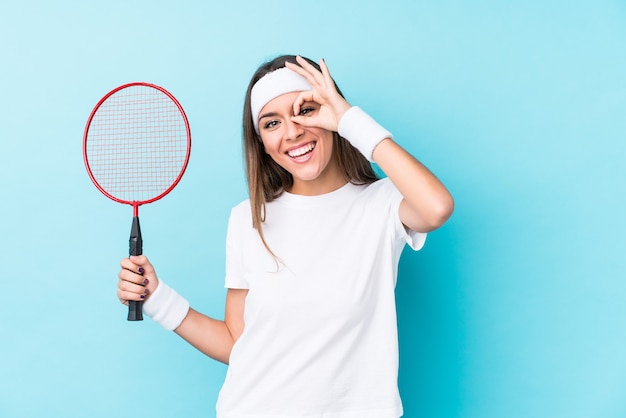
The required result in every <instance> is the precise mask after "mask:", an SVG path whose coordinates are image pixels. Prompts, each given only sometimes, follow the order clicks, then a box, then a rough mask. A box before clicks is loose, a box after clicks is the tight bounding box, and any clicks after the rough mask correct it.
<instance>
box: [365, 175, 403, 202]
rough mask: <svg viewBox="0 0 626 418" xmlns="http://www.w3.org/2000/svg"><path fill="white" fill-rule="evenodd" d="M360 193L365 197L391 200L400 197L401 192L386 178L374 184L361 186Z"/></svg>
mask: <svg viewBox="0 0 626 418" xmlns="http://www.w3.org/2000/svg"><path fill="white" fill-rule="evenodd" d="M359 188H360V191H361V193H362V194H363V195H365V196H371V197H372V198H374V197H376V198H378V197H380V198H383V199H384V198H390V199H393V198H394V197H398V196H399V195H400V192H399V191H398V189H396V186H394V185H393V183H392V182H391V180H389V178H387V177H384V178H382V179H380V180H376V181H375V182H373V183H370V184H367V185H364V186H359Z"/></svg>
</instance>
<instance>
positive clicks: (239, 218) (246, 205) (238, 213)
mask: <svg viewBox="0 0 626 418" xmlns="http://www.w3.org/2000/svg"><path fill="white" fill-rule="evenodd" d="M251 214H252V209H251V205H250V199H246V200H243V201H241V202H239V203H238V204H237V205H235V206H233V207H232V209H231V210H230V220H229V223H230V224H238V225H242V224H244V223H245V222H246V221H248V223H252V215H251Z"/></svg>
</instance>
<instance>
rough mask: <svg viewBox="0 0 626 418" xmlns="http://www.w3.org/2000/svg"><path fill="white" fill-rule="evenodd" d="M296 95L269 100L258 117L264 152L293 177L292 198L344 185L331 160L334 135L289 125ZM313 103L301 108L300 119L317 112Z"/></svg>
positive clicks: (321, 130)
mask: <svg viewBox="0 0 626 418" xmlns="http://www.w3.org/2000/svg"><path fill="white" fill-rule="evenodd" d="M298 94H299V93H298V92H292V93H286V94H283V95H281V96H278V97H276V98H275V99H272V100H270V101H269V102H268V103H267V104H266V105H265V106H264V107H263V108H262V109H261V112H260V113H259V133H260V135H261V140H262V141H263V145H264V147H265V152H266V153H267V154H268V155H269V156H270V157H272V159H273V160H274V161H275V162H276V163H277V164H279V165H280V166H281V167H283V168H284V169H285V170H287V171H288V172H289V173H291V175H292V176H293V188H292V189H291V190H289V191H290V192H291V193H295V194H321V193H327V192H330V191H332V190H335V189H337V188H338V187H340V186H341V185H343V184H344V183H345V180H344V179H343V177H342V176H341V175H340V173H339V170H338V166H337V164H336V162H335V160H334V159H333V158H332V150H333V133H332V132H331V131H328V130H326V129H322V128H313V127H305V126H302V125H299V124H297V123H294V122H292V121H291V116H292V115H293V103H294V101H295V99H296V98H297V97H298ZM319 108H320V105H319V104H317V103H315V102H308V103H304V104H303V105H302V106H301V111H300V115H301V116H307V115H309V116H311V115H314V114H315V112H318V111H319Z"/></svg>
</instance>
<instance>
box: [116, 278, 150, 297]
mask: <svg viewBox="0 0 626 418" xmlns="http://www.w3.org/2000/svg"><path fill="white" fill-rule="evenodd" d="M117 290H118V291H119V292H124V293H132V294H135V295H137V297H140V296H141V295H144V296H145V295H147V294H149V293H150V291H149V290H148V289H147V288H146V287H145V286H144V285H142V284H138V283H134V282H129V281H128V280H124V279H120V280H119V281H118V282H117Z"/></svg>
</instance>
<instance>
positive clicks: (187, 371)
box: [0, 0, 626, 418]
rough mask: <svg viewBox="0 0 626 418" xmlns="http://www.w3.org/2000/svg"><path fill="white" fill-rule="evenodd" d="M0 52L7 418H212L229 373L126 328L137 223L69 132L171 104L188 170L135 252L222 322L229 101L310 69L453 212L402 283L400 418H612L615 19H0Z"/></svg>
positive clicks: (618, 407)
mask: <svg viewBox="0 0 626 418" xmlns="http://www.w3.org/2000/svg"><path fill="white" fill-rule="evenodd" d="M0 36H1V40H2V42H1V43H0V61H1V66H0V89H1V90H0V142H1V144H2V147H1V148H0V194H1V196H2V197H1V199H2V200H1V202H2V204H1V205H0V211H1V212H0V213H1V216H0V297H1V302H0V338H1V341H0V416H2V417H44V416H45V417H50V416H63V417H87V416H88V417H116V416H125V415H127V414H128V413H131V412H132V413H141V414H142V415H144V416H151V417H173V416H189V417H213V416H214V404H215V400H216V396H217V392H218V390H219V388H220V385H221V382H222V379H223V377H224V373H225V370H226V368H225V366H223V365H221V364H219V363H217V362H214V361H213V360H210V359H207V358H205V357H203V356H202V355H201V354H199V353H197V352H196V351H195V350H194V349H193V348H191V347H190V346H188V345H187V344H186V343H184V342H183V341H182V340H180V339H179V338H177V337H176V336H175V335H173V334H171V333H167V332H165V331H163V330H162V329H161V328H160V327H159V326H158V325H156V324H154V323H152V322H151V321H149V320H147V321H144V322H143V323H140V324H137V323H128V322H126V320H125V315H126V309H125V308H124V307H123V306H122V305H120V304H119V302H118V301H117V298H116V296H115V287H116V280H117V277H116V276H117V271H118V268H119V267H118V263H119V260H120V259H121V258H122V257H124V256H125V255H126V254H127V251H128V233H129V231H130V220H131V216H132V211H131V208H130V207H129V206H122V205H119V204H116V203H114V202H112V201H109V200H108V199H106V198H105V197H104V196H102V195H101V194H100V193H99V192H98V191H97V190H96V189H95V188H94V187H93V185H92V184H91V182H90V180H89V178H88V176H87V173H86V171H85V167H84V164H83V160H82V135H83V129H84V125H85V122H86V121H87V117H88V116H89V113H90V111H91V109H92V108H93V106H94V105H95V104H96V102H97V101H98V100H99V99H100V98H101V97H102V96H103V95H104V94H105V93H107V92H108V91H109V90H111V89H112V88H114V87H116V86H118V85H120V84H124V83H127V82H130V81H148V82H152V83H155V84H159V85H161V86H163V87H165V88H167V89H168V90H169V91H171V92H172V93H173V94H174V95H175V96H176V97H177V98H178V100H179V101H180V102H181V103H182V105H183V106H184V108H185V110H186V112H187V115H188V117H189V119H190V123H191V129H192V134H193V149H192V157H191V161H190V165H189V168H188V171H187V173H186V174H185V177H184V178H183V180H182V182H181V183H180V185H179V186H178V187H177V188H176V189H175V190H174V191H173V192H172V193H171V194H170V195H169V196H167V197H166V198H165V199H164V200H161V201H159V202H157V203H155V204H152V205H148V206H145V207H141V208H140V212H139V213H140V217H141V219H142V229H143V233H144V240H145V242H144V252H145V253H146V254H149V255H150V257H151V259H152V261H153V262H154V263H155V264H156V266H157V271H158V273H159V275H160V276H161V277H162V278H163V279H165V280H166V281H168V282H169V283H170V284H171V285H172V286H173V287H175V288H176V289H177V290H178V291H179V292H180V293H182V294H183V295H185V296H186V297H187V298H188V299H189V300H190V301H191V304H192V305H193V306H194V307H195V308H197V309H198V310H200V311H202V312H204V313H207V314H209V315H212V316H216V317H222V315H223V309H224V295H225V291H224V289H223V287H222V286H223V276H224V238H225V232H226V221H227V217H228V212H229V209H230V207H232V206H233V205H235V204H236V203H238V202H239V201H240V200H242V199H244V198H245V197H246V187H245V178H244V174H243V163H242V155H241V147H240V119H241V107H242V103H243V96H244V91H245V88H246V86H247V83H248V80H249V78H250V76H251V75H252V73H253V71H254V70H255V68H256V67H257V66H258V65H259V64H260V63H261V62H263V61H264V60H266V59H268V58H271V57H273V56H275V55H277V54H280V53H299V54H302V55H305V56H308V57H311V58H313V59H315V60H319V59H320V58H324V59H325V60H326V61H327V63H328V65H329V67H330V70H331V73H332V74H333V76H334V77H335V79H336V80H337V82H338V83H339V85H340V87H341V89H342V90H343V92H344V93H345V94H346V96H347V98H348V100H349V101H350V102H351V103H353V104H358V105H360V106H361V107H363V108H364V109H365V110H366V111H368V112H369V113H370V114H372V115H374V116H375V117H376V119H377V120H379V121H380V122H381V123H382V124H383V125H384V126H385V127H387V128H388V129H389V130H391V131H392V132H393V133H394V135H395V137H396V139H397V141H398V142H399V143H400V144H402V145H403V146H404V147H405V148H407V149H408V150H409V151H410V152H412V153H413V154H414V155H415V156H417V157H418V158H419V159H420V160H421V161H423V162H424V163H425V164H426V165H427V166H428V167H430V168H431V169H432V170H433V171H434V172H435V173H436V174H437V175H438V176H439V177H440V179H441V180H442V181H443V182H444V183H445V184H446V185H447V186H448V187H449V189H450V190H451V192H452V193H453V194H454V196H455V199H456V212H455V214H454V215H453V217H452V219H451V220H450V222H449V223H448V224H446V225H445V226H444V227H443V228H441V229H440V230H438V231H436V232H434V233H432V234H431V235H430V236H429V238H428V242H427V245H426V247H425V248H424V250H422V251H420V252H418V253H412V252H408V251H407V252H406V253H405V254H404V255H403V258H402V261H401V265H400V278H399V284H398V292H397V294H398V311H399V326H400V340H401V341H400V342H401V369H400V387H401V391H402V395H403V399H404V403H405V416H406V417H408V418H418V417H429V418H440V417H441V418H455V417H458V418H461V417H462V418H501V417H514V418H517V417H519V418H533V417H546V418H548V417H549V418H572V417H574V418H583V417H601V418H617V417H624V416H626V398H625V397H624V389H625V388H626V355H625V354H624V353H625V345H626V326H625V325H624V319H625V318H626V310H625V308H624V296H626V295H625V293H626V283H625V282H624V279H625V278H626V274H625V273H626V261H625V260H626V257H625V256H624V253H625V250H626V244H625V237H626V222H624V205H625V204H626V196H625V188H626V187H625V186H626V163H625V161H626V114H625V110H626V77H625V75H626V46H625V45H626V2H624V1H617V0H614V1H609V0H595V1H591V0H589V1H586V0H580V1H565V0H562V1H559V0H542V1H538V0H535V1H526V2H510V1H504V0H503V1H496V0H492V1H476V2H462V1H452V0H444V1H437V2H434V1H431V2H428V1H420V0H417V1H416V0H404V1H400V0H395V1H394V0H391V1H386V2H365V1H344V2H339V1H336V0H321V1H317V2H304V3H302V2H293V1H274V0H268V1H259V2H248V1H242V0H234V1H228V2H220V3H215V2H202V1H180V2H174V1H169V2H168V1H159V0H157V1H155V0H151V1H147V0H146V1H120V0H111V1H108V2H74V1H69V0H60V1H55V2H46V1H42V0H39V1H23V2H15V1H14V2H11V1H5V2H3V3H2V4H1V5H0Z"/></svg>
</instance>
